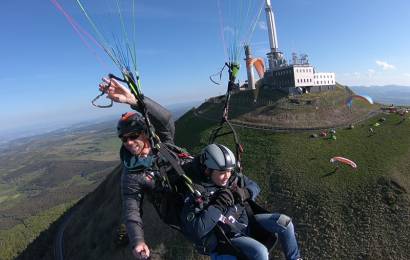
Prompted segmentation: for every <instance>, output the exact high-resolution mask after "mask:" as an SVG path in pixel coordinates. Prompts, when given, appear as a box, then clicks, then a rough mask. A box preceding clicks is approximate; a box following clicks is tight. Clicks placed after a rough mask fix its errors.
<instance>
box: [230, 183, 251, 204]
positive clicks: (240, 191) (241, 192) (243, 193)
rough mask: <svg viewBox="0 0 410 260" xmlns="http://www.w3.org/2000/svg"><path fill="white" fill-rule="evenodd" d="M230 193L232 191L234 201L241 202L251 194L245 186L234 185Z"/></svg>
mask: <svg viewBox="0 0 410 260" xmlns="http://www.w3.org/2000/svg"><path fill="white" fill-rule="evenodd" d="M232 193H233V196H234V198H235V202H236V203H243V202H244V201H247V200H248V199H250V198H251V194H250V192H249V190H248V189H247V188H245V187H243V188H240V187H238V186H236V187H235V188H233V189H232Z"/></svg>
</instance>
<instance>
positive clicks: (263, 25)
mask: <svg viewBox="0 0 410 260" xmlns="http://www.w3.org/2000/svg"><path fill="white" fill-rule="evenodd" d="M258 27H259V29H261V30H264V31H267V30H268V26H267V25H266V23H265V22H263V21H260V22H258Z"/></svg>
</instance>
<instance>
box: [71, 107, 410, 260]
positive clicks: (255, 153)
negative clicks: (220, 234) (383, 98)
mask: <svg viewBox="0 0 410 260" xmlns="http://www.w3.org/2000/svg"><path fill="white" fill-rule="evenodd" d="M205 105H207V106H209V109H208V111H207V112H206V113H209V114H208V115H211V116H212V113H215V114H214V115H213V116H214V117H215V118H216V114H219V113H220V111H219V110H218V108H217V107H218V106H219V105H215V106H214V107H213V106H211V105H209V104H205ZM203 106H204V105H203ZM203 106H201V108H200V109H203V108H204V107H203ZM381 116H382V115H377V116H375V117H373V118H370V119H368V120H367V121H363V122H361V123H360V124H357V125H356V127H355V128H354V129H351V130H348V129H336V130H337V133H336V136H337V140H329V139H323V138H313V139H312V138H310V137H309V136H310V134H311V133H312V132H299V133H275V132H272V131H262V130H253V129H246V128H240V127H238V128H237V129H238V133H239V135H240V137H241V140H242V143H243V145H244V148H245V153H244V156H243V162H242V164H243V166H244V173H245V174H246V175H248V176H250V177H251V178H252V179H254V180H256V181H257V182H258V183H259V184H260V186H261V187H262V190H263V192H262V194H261V195H262V196H261V197H260V198H259V202H260V203H261V204H263V205H264V206H265V207H267V208H268V209H270V210H272V211H276V212H282V213H285V214H288V215H290V216H292V218H293V221H294V223H295V225H296V229H297V235H298V238H299V241H300V244H301V250H302V253H303V256H304V259H407V256H408V255H410V249H409V247H408V245H409V244H410V240H409V237H410V225H409V224H408V223H410V198H409V194H408V192H409V190H410V176H409V174H410V160H409V159H410V119H408V120H406V121H404V122H402V123H400V120H401V118H400V117H398V116H397V115H385V114H383V117H386V119H387V120H386V121H385V122H384V123H382V124H381V126H379V127H374V128H375V130H376V133H375V134H374V135H372V136H369V133H368V129H369V127H370V126H371V125H373V124H374V123H375V122H377V121H378V119H379V118H380V117H381ZM215 126H216V122H215V121H212V120H206V119H204V118H203V117H198V111H194V110H191V111H189V112H188V113H186V114H185V115H184V116H183V117H182V118H180V119H179V120H178V122H177V130H176V133H177V136H176V142H177V144H179V145H180V146H183V147H186V148H188V149H189V150H190V151H191V152H192V153H198V152H200V150H201V149H202V148H203V147H204V145H206V144H207V142H208V137H209V134H210V131H211V130H212V129H213V127H215ZM219 142H221V143H224V144H228V145H230V146H231V147H232V140H231V139H230V137H229V136H225V137H223V138H221V139H219ZM336 155H340V156H344V157H348V158H350V159H352V160H354V161H355V162H356V163H357V164H358V169H357V170H352V169H350V168H349V167H344V166H343V167H341V168H340V169H339V170H338V171H337V172H335V173H332V171H333V170H334V166H333V165H332V164H330V162H329V159H330V158H331V157H332V156H336ZM119 174H120V172H119V169H117V170H115V171H114V172H113V173H112V174H111V175H109V176H108V178H107V179H106V180H105V181H104V183H102V184H101V185H100V187H99V188H98V189H96V190H95V192H93V193H92V194H90V195H89V196H87V198H86V199H85V200H84V203H83V204H82V205H80V206H79V207H78V209H77V211H76V213H75V214H74V216H73V219H72V221H71V223H70V224H69V225H68V227H67V232H66V236H65V241H66V242H65V246H66V247H65V250H66V256H67V257H68V258H69V259H132V256H131V254H130V251H129V250H128V249H127V248H117V247H115V245H114V243H113V233H114V230H115V228H116V226H117V225H118V223H119V222H120V196H119ZM144 212H145V216H144V224H145V231H146V238H147V242H148V243H149V245H150V246H151V247H152V249H153V252H154V255H153V256H154V257H153V258H154V259H197V258H198V256H197V255H195V254H194V253H193V251H192V247H191V246H190V245H189V243H187V242H186V241H184V239H183V238H182V237H181V236H180V235H179V234H178V233H176V232H174V231H173V230H171V229H169V228H168V227H166V226H164V225H162V224H161V223H160V220H159V219H158V218H157V217H156V214H155V212H153V210H152V207H151V206H148V205H147V206H146V207H145V211H144ZM274 254H275V256H276V257H275V259H283V256H282V255H281V253H280V250H279V248H277V249H276V250H275V253H274Z"/></svg>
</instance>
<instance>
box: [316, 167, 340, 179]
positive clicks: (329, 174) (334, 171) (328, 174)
mask: <svg viewBox="0 0 410 260" xmlns="http://www.w3.org/2000/svg"><path fill="white" fill-rule="evenodd" d="M338 169H339V168H335V169H334V170H333V171H331V172H328V173H326V174H325V175H322V176H321V177H320V178H325V177H329V176H332V175H333V174H335V173H336V172H337V170H338Z"/></svg>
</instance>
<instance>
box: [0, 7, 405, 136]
mask: <svg viewBox="0 0 410 260" xmlns="http://www.w3.org/2000/svg"><path fill="white" fill-rule="evenodd" d="M59 2H60V3H62V4H69V3H70V2H71V3H73V2H74V1H73V0H60V1H59ZM91 2H95V3H97V2H98V3H100V2H101V1H97V0H95V1H91ZM112 2H114V1H112ZM137 3H138V19H137V31H138V39H137V41H136V45H137V58H138V66H139V71H140V74H141V80H142V87H143V91H144V93H145V94H146V95H148V96H150V97H153V98H154V99H156V100H158V101H160V102H161V103H163V104H173V103H179V102H185V101H191V100H204V99H205V98H206V97H209V96H212V95H216V94H222V93H224V92H225V86H223V87H218V86H215V85H213V84H212V83H211V82H210V81H209V79H208V77H209V75H211V74H213V73H215V72H217V71H218V69H220V67H221V66H222V65H223V63H224V62H225V57H224V50H223V44H222V40H221V37H220V26H219V17H218V9H217V4H216V0H203V1H192V0H174V1H168V0H167V1H165V0H140V1H137ZM1 6H2V10H3V12H2V16H0V24H1V25H2V30H1V31H2V37H1V38H2V41H1V42H0V57H1V61H2V62H1V70H0V81H1V89H2V92H3V100H2V102H1V103H0V120H1V121H2V124H1V125H2V126H1V129H0V132H1V130H5V129H10V128H13V127H20V126H23V125H33V124H43V125H44V124H50V123H54V122H62V121H67V122H68V121H70V122H71V121H76V120H80V119H88V118H94V117H98V116H104V115H107V114H115V113H117V114H119V113H121V112H123V111H126V110H127V107H126V106H124V105H115V108H113V109H109V110H104V109H96V108H94V107H92V106H91V105H90V100H91V99H92V98H93V97H94V96H96V95H97V94H98V91H97V85H98V82H99V80H100V78H101V77H102V76H104V75H106V74H107V73H109V72H114V73H117V71H116V69H115V68H114V67H113V66H112V65H111V64H110V63H109V62H108V61H107V62H106V63H101V62H99V61H98V59H97V58H96V56H95V54H94V53H93V52H92V51H90V49H89V48H87V47H86V46H85V45H84V43H83V42H82V41H81V40H80V38H79V37H78V35H77V34H76V33H75V32H74V30H73V29H72V27H71V26H70V25H69V23H68V22H67V20H66V19H65V18H64V16H63V15H62V14H61V13H60V12H58V11H57V9H56V8H55V7H54V6H53V5H52V4H51V2H50V1H48V0H44V1H27V0H24V1H23V0H3V1H2V3H1ZM65 6H67V5H65ZM272 6H273V8H274V12H275V16H276V26H277V31H278V40H279V48H280V49H281V50H282V51H283V52H284V54H285V56H286V57H287V58H289V57H290V56H291V53H292V52H298V53H307V54H308V55H309V60H310V62H311V63H312V64H313V65H314V66H315V67H316V69H317V70H318V71H323V72H336V79H337V81H338V82H340V83H342V84H346V85H387V84H399V85H408V86H410V51H409V48H408V46H410V34H409V33H408V30H409V28H410V16H409V14H410V1H408V0H391V1H387V0H355V1H353V0H345V1H328V0H286V1H285V0H272ZM96 8H97V6H96ZM67 10H68V11H70V14H71V15H72V16H73V17H74V18H77V17H79V16H78V15H79V14H80V13H79V12H78V10H75V9H70V8H68V9H67ZM79 21H81V20H79ZM264 22H265V15H264V14H263V15H262V16H261V19H260V23H259V24H258V26H257V28H256V30H255V33H254V35H253V38H252V41H251V47H252V49H253V52H254V56H260V57H265V53H266V52H267V51H268V49H269V44H268V38H267V31H266V26H264ZM81 25H82V26H84V27H86V26H85V25H84V24H81ZM94 49H95V50H97V51H98V48H97V47H95V46H94ZM100 56H101V57H103V55H102V54H100ZM103 58H105V57H103ZM117 74H118V73H117ZM241 74H242V76H241V77H240V79H241V80H244V79H245V78H244V75H245V73H244V71H242V72H241Z"/></svg>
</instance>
